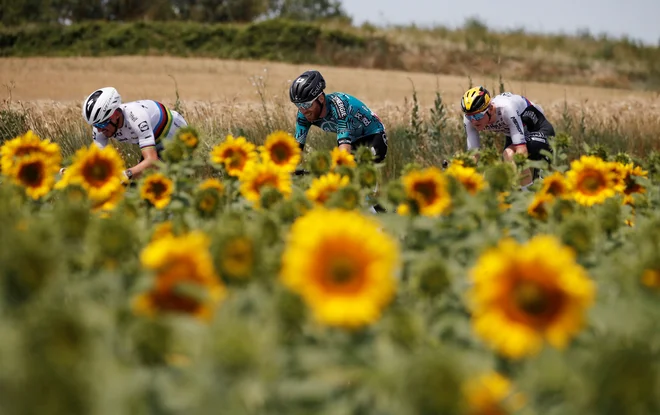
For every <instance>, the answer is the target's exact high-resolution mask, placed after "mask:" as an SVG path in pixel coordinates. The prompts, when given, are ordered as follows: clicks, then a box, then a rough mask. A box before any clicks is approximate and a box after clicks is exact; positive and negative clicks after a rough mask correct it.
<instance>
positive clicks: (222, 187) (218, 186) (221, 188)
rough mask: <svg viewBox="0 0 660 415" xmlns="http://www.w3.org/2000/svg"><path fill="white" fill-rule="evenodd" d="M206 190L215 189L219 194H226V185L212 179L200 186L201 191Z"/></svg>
mask: <svg viewBox="0 0 660 415" xmlns="http://www.w3.org/2000/svg"><path fill="white" fill-rule="evenodd" d="M206 189H215V190H217V191H218V193H220V194H223V193H224V192H225V185H224V184H223V183H222V182H221V181H220V180H218V179H216V178H210V179H206V180H204V181H203V182H201V183H200V184H199V190H206Z"/></svg>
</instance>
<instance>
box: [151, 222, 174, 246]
mask: <svg viewBox="0 0 660 415" xmlns="http://www.w3.org/2000/svg"><path fill="white" fill-rule="evenodd" d="M173 229H174V226H173V224H172V222H171V221H169V220H168V221H165V222H161V223H159V224H158V225H156V226H155V227H154V230H153V232H152V233H151V242H153V241H155V240H158V239H163V238H168V237H174V232H173Z"/></svg>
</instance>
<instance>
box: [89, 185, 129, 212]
mask: <svg viewBox="0 0 660 415" xmlns="http://www.w3.org/2000/svg"><path fill="white" fill-rule="evenodd" d="M124 193H126V188H125V187H124V186H117V188H115V190H113V192H112V193H111V194H110V196H108V198H107V199H104V200H99V201H96V202H94V203H93V204H92V212H109V211H111V210H114V209H115V208H116V207H117V205H118V204H119V202H121V201H122V200H123V198H124Z"/></svg>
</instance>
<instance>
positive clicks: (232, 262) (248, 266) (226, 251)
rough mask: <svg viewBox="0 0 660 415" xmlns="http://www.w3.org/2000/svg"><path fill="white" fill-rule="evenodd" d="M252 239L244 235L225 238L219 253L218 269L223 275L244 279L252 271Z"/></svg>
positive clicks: (253, 249) (253, 248)
mask: <svg viewBox="0 0 660 415" xmlns="http://www.w3.org/2000/svg"><path fill="white" fill-rule="evenodd" d="M254 257H255V247H254V243H253V241H252V240H251V239H250V238H248V237H246V236H237V237H234V238H230V239H229V240H227V241H226V242H225V243H224V244H223V246H222V250H221V251H220V253H219V258H218V259H219V264H220V270H221V272H222V274H223V275H224V276H225V277H228V278H235V279H245V278H247V277H249V276H250V274H251V273H252V268H253V267H254V260H255V258H254Z"/></svg>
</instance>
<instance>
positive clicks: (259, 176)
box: [239, 162, 291, 206]
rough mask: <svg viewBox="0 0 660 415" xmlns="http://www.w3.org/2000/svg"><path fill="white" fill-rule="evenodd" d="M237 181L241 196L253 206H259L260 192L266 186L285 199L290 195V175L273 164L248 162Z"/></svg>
mask: <svg viewBox="0 0 660 415" xmlns="http://www.w3.org/2000/svg"><path fill="white" fill-rule="evenodd" d="M239 180H240V182H241V185H240V191H241V194H242V195H243V197H244V198H245V199H247V200H249V201H250V202H252V203H253V204H254V205H255V206H259V205H260V198H261V192H262V191H263V188H264V187H266V186H270V187H272V188H274V189H276V190H277V191H278V192H280V193H281V194H282V195H283V196H285V197H289V195H290V194H291V173H289V172H287V171H286V170H283V169H281V168H279V167H277V165H275V164H273V163H258V162H250V163H249V164H248V165H247V166H246V167H245V170H244V171H243V174H241V175H240V177H239Z"/></svg>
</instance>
